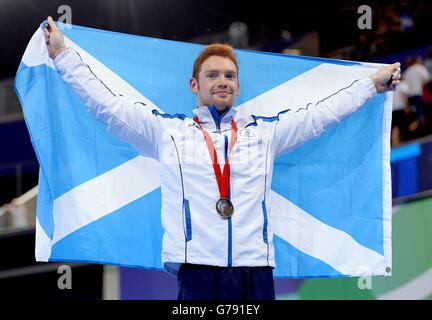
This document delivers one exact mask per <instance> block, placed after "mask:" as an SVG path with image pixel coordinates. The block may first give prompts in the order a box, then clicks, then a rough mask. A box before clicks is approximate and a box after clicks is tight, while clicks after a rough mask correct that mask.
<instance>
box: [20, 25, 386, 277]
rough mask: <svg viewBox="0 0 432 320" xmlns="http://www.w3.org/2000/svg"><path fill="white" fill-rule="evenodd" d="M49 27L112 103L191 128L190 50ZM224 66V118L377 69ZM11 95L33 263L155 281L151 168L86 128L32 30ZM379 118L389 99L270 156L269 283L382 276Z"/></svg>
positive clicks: (252, 60) (273, 111)
mask: <svg viewBox="0 0 432 320" xmlns="http://www.w3.org/2000/svg"><path fill="white" fill-rule="evenodd" d="M59 25H60V26H62V27H63V28H62V31H63V32H64V35H65V42H66V45H67V46H68V47H70V48H72V49H74V50H75V51H76V52H78V53H79V55H80V57H81V58H82V60H83V61H85V63H86V64H87V65H88V66H89V67H90V68H91V70H92V72H94V74H95V75H97V77H98V78H99V79H101V81H103V83H104V84H106V85H107V86H108V87H109V88H110V89H111V90H113V92H115V93H116V94H121V95H124V96H129V97H135V98H136V99H137V101H138V100H139V101H141V102H142V103H143V104H145V105H146V106H148V107H150V108H152V109H153V110H155V111H154V112H158V113H169V114H185V115H187V116H188V117H191V115H192V109H193V108H194V107H196V106H195V103H196V101H195V99H194V96H193V94H192V93H191V92H190V90H189V88H188V82H189V78H190V74H191V69H192V65H193V62H194V59H195V57H196V56H197V55H198V53H199V52H200V51H201V50H202V49H203V46H201V45H195V44H189V43H182V42H175V41H168V40H161V39H153V38H147V37H141V36H133V35H128V34H120V33H115V32H108V31H103V30H97V29H92V28H86V27H81V26H75V25H62V24H59ZM113 44H115V45H113ZM236 54H237V55H238V58H239V81H240V83H241V87H240V88H241V90H240V94H239V96H238V99H237V102H236V105H235V106H234V107H235V108H236V109H237V110H238V112H239V113H241V114H243V115H260V116H261V117H266V118H268V119H272V118H274V117H277V116H278V115H279V114H280V113H282V112H284V110H287V109H299V108H307V107H308V105H309V104H310V103H312V102H318V101H321V100H323V99H325V98H326V97H329V96H331V95H332V94H334V93H335V92H338V90H340V89H342V88H345V87H347V86H350V84H352V83H353V82H354V81H355V80H357V79H361V78H364V77H367V76H369V75H371V74H373V73H374V72H376V71H377V70H378V68H379V67H381V65H377V64H370V63H362V62H352V61H341V60H331V59H322V58H313V57H302V56H290V55H282V54H280V55H279V54H267V53H261V52H254V51H247V50H236ZM15 88H16V92H17V95H18V96H19V99H20V102H21V105H22V108H23V112H24V117H25V121H26V124H27V127H28V130H29V133H30V137H31V141H32V143H33V147H34V149H35V151H36V154H37V157H38V160H39V163H40V174H39V193H38V206H37V223H36V248H35V254H36V260H37V261H73V262H93V263H104V264H113V265H121V266H132V267H138V268H149V269H162V260H161V250H162V236H163V227H162V222H161V215H160V211H161V206H162V203H161V188H160V174H161V169H160V166H159V163H158V162H157V161H156V160H155V159H153V158H151V157H145V156H143V155H140V154H139V153H138V152H137V151H136V150H135V149H134V148H133V147H132V146H131V145H129V144H127V143H125V142H123V141H121V140H119V139H118V138H116V137H114V136H112V135H110V134H109V133H108V132H107V131H106V130H105V127H104V125H103V123H100V122H98V121H96V120H95V119H94V118H93V117H92V116H91V114H90V113H89V112H88V111H87V109H86V107H85V106H84V104H83V103H82V102H81V101H80V100H79V99H78V98H77V97H76V96H75V94H74V93H73V91H72V90H71V89H70V88H69V87H68V86H67V85H66V84H65V83H64V82H63V81H62V80H61V78H60V76H59V74H58V73H57V71H56V70H55V68H54V65H53V63H52V60H51V59H50V58H49V56H48V52H47V49H46V45H45V41H44V35H43V30H42V29H41V28H38V30H37V31H36V32H35V34H34V35H33V37H32V38H31V40H30V42H29V44H28V46H27V49H26V51H25V53H24V56H23V58H22V61H21V64H20V66H19V68H18V71H17V75H16V80H15ZM391 111H392V93H391V92H389V93H386V94H380V95H376V96H374V97H373V98H372V99H370V100H368V101H367V102H366V104H365V105H364V106H362V107H361V108H360V109H359V110H357V111H356V112H354V113H353V114H351V115H349V116H348V117H346V118H345V119H342V120H341V122H340V123H338V124H336V125H334V126H331V127H330V128H328V129H327V130H326V131H325V132H324V133H323V134H322V135H320V136H318V137H316V138H314V139H311V140H309V141H307V142H306V143H304V144H302V145H299V146H296V147H295V148H294V149H293V150H290V151H289V152H288V153H286V154H283V155H281V156H278V157H277V158H276V160H275V165H274V170H273V182H272V186H271V187H272V191H271V196H270V199H269V200H268V201H269V205H268V207H266V208H265V211H266V214H265V217H266V224H268V225H269V227H270V228H272V230H273V232H274V237H273V242H274V246H275V252H276V269H275V270H274V275H275V276H276V277H288V278H306V277H340V276H360V275H391V177H390V128H391ZM267 213H268V217H267ZM234 218H235V217H234ZM233 232H235V229H234V230H233ZM263 237H265V238H267V233H266V232H265V233H263ZM266 240H267V239H266Z"/></svg>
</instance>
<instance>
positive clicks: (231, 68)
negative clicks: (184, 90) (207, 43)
mask: <svg viewBox="0 0 432 320" xmlns="http://www.w3.org/2000/svg"><path fill="white" fill-rule="evenodd" d="M189 84H190V89H191V91H192V92H193V93H196V94H197V97H198V103H199V106H200V107H201V106H208V105H215V106H216V108H217V109H218V110H224V109H226V108H227V107H231V106H232V105H233V104H234V100H235V99H236V97H237V95H238V90H239V83H238V78H237V68H236V66H235V64H234V62H232V61H231V60H230V59H229V58H224V57H220V56H211V57H209V58H208V59H206V60H205V61H204V62H203V64H202V65H201V70H200V73H199V75H198V79H195V78H192V79H191V80H190V83H189Z"/></svg>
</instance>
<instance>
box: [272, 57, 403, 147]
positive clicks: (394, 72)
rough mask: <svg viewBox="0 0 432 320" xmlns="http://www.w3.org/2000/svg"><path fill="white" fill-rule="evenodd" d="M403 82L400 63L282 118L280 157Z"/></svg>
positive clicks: (278, 138)
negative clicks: (376, 96) (374, 97)
mask: <svg viewBox="0 0 432 320" xmlns="http://www.w3.org/2000/svg"><path fill="white" fill-rule="evenodd" d="M399 80H400V63H398V62H397V63H394V64H391V65H388V66H385V67H382V68H381V69H379V70H378V71H377V72H376V73H375V74H373V75H372V76H370V77H367V78H364V79H361V80H356V81H354V82H353V83H352V84H351V85H350V86H348V87H346V88H343V89H341V90H339V91H338V92H336V93H334V94H332V95H330V96H329V97H327V98H325V99H323V100H321V101H319V102H317V103H315V104H310V105H308V106H305V107H303V108H299V109H295V110H290V111H288V112H285V113H283V114H281V115H280V116H279V121H278V123H277V125H276V134H275V139H276V153H277V154H280V153H283V152H286V151H289V150H291V149H293V148H294V147H296V146H298V145H300V144H302V143H303V142H306V141H307V140H309V139H311V138H314V137H317V136H318V135H320V134H321V133H323V132H324V131H325V129H326V128H328V127H329V126H330V125H332V124H333V123H338V122H340V121H341V120H342V119H343V118H345V117H346V116H347V115H349V114H351V113H353V112H354V111H356V110H357V109H358V108H360V107H361V106H362V105H363V104H365V102H366V101H367V100H369V99H370V98H371V97H372V96H374V95H375V94H376V93H383V92H386V91H388V90H394V89H395V87H396V86H397V85H398V84H399V82H400V81H399Z"/></svg>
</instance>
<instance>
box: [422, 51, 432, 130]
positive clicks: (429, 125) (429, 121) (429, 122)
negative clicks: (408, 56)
mask: <svg viewBox="0 0 432 320" xmlns="http://www.w3.org/2000/svg"><path fill="white" fill-rule="evenodd" d="M424 65H425V67H426V69H427V70H428V72H429V82H428V83H426V85H425V86H424V87H423V103H424V115H425V121H426V124H425V131H426V132H425V133H426V134H432V81H431V80H430V79H431V78H432V47H430V48H429V49H428V51H427V53H426V60H425V62H424Z"/></svg>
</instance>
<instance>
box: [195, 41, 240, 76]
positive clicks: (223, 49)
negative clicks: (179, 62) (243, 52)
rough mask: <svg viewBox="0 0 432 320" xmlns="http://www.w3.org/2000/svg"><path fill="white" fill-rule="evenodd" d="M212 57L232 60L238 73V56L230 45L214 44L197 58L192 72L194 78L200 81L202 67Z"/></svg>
mask: <svg viewBox="0 0 432 320" xmlns="http://www.w3.org/2000/svg"><path fill="white" fill-rule="evenodd" d="M211 56H219V57H224V58H228V59H230V60H231V61H232V62H233V63H234V64H235V66H236V68H237V72H238V62H237V56H236V55H235V53H234V50H233V48H232V47H231V46H230V45H228V44H221V43H214V44H211V45H209V46H207V47H206V48H205V49H204V50H203V51H201V53H200V54H199V55H198V57H197V58H196V60H195V62H194V66H193V71H192V77H193V78H195V79H196V80H198V75H199V73H200V71H201V65H202V64H203V63H204V61H206V60H207V59H208V58H210V57H211Z"/></svg>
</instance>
